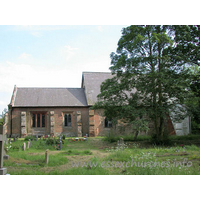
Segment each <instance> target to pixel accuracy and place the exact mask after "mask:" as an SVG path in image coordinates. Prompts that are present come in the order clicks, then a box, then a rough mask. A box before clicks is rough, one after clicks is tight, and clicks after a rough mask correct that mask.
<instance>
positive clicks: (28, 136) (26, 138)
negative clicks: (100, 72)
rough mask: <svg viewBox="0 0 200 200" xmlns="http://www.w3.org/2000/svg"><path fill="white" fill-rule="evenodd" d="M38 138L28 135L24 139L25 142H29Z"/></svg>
mask: <svg viewBox="0 0 200 200" xmlns="http://www.w3.org/2000/svg"><path fill="white" fill-rule="evenodd" d="M35 138H36V137H35V136H32V135H27V136H26V137H25V138H24V141H29V140H31V141H32V140H33V139H35Z"/></svg>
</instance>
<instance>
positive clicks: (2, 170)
mask: <svg viewBox="0 0 200 200" xmlns="http://www.w3.org/2000/svg"><path fill="white" fill-rule="evenodd" d="M5 140H6V135H4V134H3V132H2V133H0V175H6V172H7V169H6V168H3V152H4V141H5Z"/></svg>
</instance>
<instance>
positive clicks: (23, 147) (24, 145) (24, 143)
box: [22, 142, 26, 151]
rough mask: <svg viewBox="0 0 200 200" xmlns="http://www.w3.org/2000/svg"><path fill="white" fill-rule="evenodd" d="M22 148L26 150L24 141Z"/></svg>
mask: <svg viewBox="0 0 200 200" xmlns="http://www.w3.org/2000/svg"><path fill="white" fill-rule="evenodd" d="M22 150H23V151H25V150H26V143H25V142H24V143H23V146H22Z"/></svg>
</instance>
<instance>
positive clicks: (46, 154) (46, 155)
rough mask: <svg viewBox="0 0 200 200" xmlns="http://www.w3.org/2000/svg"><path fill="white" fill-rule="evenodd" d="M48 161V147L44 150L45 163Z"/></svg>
mask: <svg viewBox="0 0 200 200" xmlns="http://www.w3.org/2000/svg"><path fill="white" fill-rule="evenodd" d="M48 163H49V149H47V150H46V152H45V164H48Z"/></svg>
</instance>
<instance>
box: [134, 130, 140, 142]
mask: <svg viewBox="0 0 200 200" xmlns="http://www.w3.org/2000/svg"><path fill="white" fill-rule="evenodd" d="M138 134H139V131H136V132H135V136H134V139H133V140H134V141H135V140H136V139H137V136H138Z"/></svg>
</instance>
